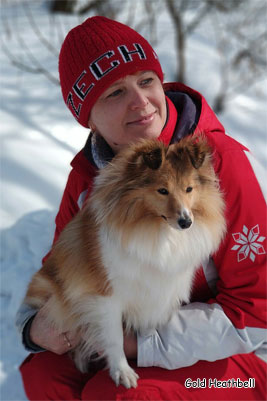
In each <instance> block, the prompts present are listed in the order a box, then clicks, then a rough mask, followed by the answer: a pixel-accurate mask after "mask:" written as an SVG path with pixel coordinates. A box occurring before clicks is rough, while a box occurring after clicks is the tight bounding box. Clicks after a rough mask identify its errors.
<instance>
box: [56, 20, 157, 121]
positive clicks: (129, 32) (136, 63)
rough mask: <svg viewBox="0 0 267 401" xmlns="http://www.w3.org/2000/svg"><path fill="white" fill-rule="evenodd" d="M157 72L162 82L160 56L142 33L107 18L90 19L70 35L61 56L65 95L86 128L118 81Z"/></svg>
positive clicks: (68, 105) (60, 73)
mask: <svg viewBox="0 0 267 401" xmlns="http://www.w3.org/2000/svg"><path fill="white" fill-rule="evenodd" d="M144 70H145V71H154V72H155V73H156V74H157V75H158V77H159V79H160V80H161V82H162V81H163V72H162V69H161V65H160V62H159V60H158V56H157V55H156V53H155V51H154V50H153V48H152V47H151V45H150V44H149V43H148V42H147V40H146V39H144V38H143V37H142V36H141V35H140V34H139V33H137V32H136V31H134V30H133V29H132V28H130V27H128V26H127V25H124V24H122V23H120V22H117V21H114V20H111V19H108V18H106V17H101V16H96V17H92V18H88V19H87V20H86V21H84V22H83V23H82V24H81V25H78V26H76V27H75V28H73V29H72V30H71V31H70V32H69V33H68V34H67V36H66V38H65V40H64V42H63V44H62V47H61V51H60V55H59V77H60V85H61V90H62V95H63V98H64V101H65V103H66V105H67V107H68V108H69V109H70V111H71V113H72V114H73V116H74V117H75V118H76V119H77V121H78V122H79V123H80V124H81V125H83V126H84V127H86V128H87V127H88V119H89V115H90V112H91V109H92V107H93V105H94V104H95V102H96V100H97V99H98V97H99V96H100V95H101V94H102V93H103V92H104V91H105V90H106V89H107V88H108V87H109V86H110V85H111V84H112V83H113V82H115V81H117V80H118V79H120V78H122V77H124V76H126V75H129V74H134V73H135V72H137V71H144Z"/></svg>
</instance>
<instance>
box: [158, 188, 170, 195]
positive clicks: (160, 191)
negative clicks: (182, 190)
mask: <svg viewBox="0 0 267 401" xmlns="http://www.w3.org/2000/svg"><path fill="white" fill-rule="evenodd" d="M158 192H159V193H160V194H161V195H168V194H169V191H168V190H167V189H166V188H160V189H158Z"/></svg>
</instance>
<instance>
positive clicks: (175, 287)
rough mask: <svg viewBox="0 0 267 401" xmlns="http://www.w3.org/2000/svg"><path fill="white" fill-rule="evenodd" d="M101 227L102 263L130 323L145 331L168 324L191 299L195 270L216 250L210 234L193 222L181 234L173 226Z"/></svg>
mask: <svg viewBox="0 0 267 401" xmlns="http://www.w3.org/2000/svg"><path fill="white" fill-rule="evenodd" d="M122 235H123V234H122V233H120V232H115V231H111V230H108V229H107V228H104V227H103V228H102V229H101V230H100V243H101V252H102V255H101V256H102V261H103V263H104V265H105V267H106V270H107V274H108V278H109V280H110V283H111V285H112V289H113V295H112V297H113V298H115V299H116V303H117V302H119V303H120V305H121V310H122V313H123V317H124V320H125V322H126V325H128V326H133V327H134V328H135V329H141V330H146V329H149V328H155V327H157V326H159V325H161V324H164V323H166V321H167V320H168V319H169V317H170V315H171V312H172V310H173V308H175V307H176V308H177V306H178V305H179V304H180V303H181V302H188V301H189V296H190V289H191V283H192V278H193V275H194V272H195V270H196V268H197V267H198V266H199V265H200V264H201V262H203V261H204V260H205V259H206V258H207V257H208V256H209V255H210V253H211V252H212V251H213V248H214V244H213V242H212V238H211V235H210V234H209V232H208V230H206V229H205V228H204V227H198V226H197V225H194V227H192V229H190V230H187V231H183V232H180V231H178V230H175V229H173V228H171V227H169V226H166V227H164V228H163V229H162V230H161V231H160V232H157V233H155V232H149V228H147V229H146V230H143V231H139V232H138V233H136V234H134V233H133V235H131V237H130V241H128V243H127V246H123V245H122Z"/></svg>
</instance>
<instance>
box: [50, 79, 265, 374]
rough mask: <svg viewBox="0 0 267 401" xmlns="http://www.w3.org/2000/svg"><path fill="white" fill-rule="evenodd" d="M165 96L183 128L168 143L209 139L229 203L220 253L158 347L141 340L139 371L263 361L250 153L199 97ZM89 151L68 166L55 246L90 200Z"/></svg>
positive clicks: (257, 217)
mask: <svg viewBox="0 0 267 401" xmlns="http://www.w3.org/2000/svg"><path fill="white" fill-rule="evenodd" d="M165 91H166V95H167V96H168V97H169V98H170V99H171V100H172V103H173V104H175V106H176V108H177V111H178V121H177V124H176V128H175V129H174V130H173V131H172V132H171V135H169V137H165V138H164V142H166V143H169V142H171V141H172V142H175V141H177V140H179V138H181V137H182V136H184V135H185V134H188V132H193V131H194V130H199V131H203V132H204V133H205V134H206V136H207V138H208V141H209V143H210V145H211V146H212V148H213V150H214V168H215V171H216V173H217V175H218V177H219V182H220V187H221V190H222V191H223V194H224V197H225V201H226V221H227V227H228V230H227V235H226V238H225V240H224V241H223V244H222V245H221V247H220V249H219V251H218V252H217V253H216V254H215V255H213V257H212V259H210V260H209V261H207V263H206V264H205V266H202V267H201V268H200V269H199V270H198V272H197V275H196V280H195V285H194V290H193V293H192V303H191V304H189V305H186V306H184V307H182V308H181V310H179V311H178V312H177V315H176V316H174V318H173V319H172V321H171V322H170V324H169V325H168V327H166V328H164V329H161V330H159V331H155V333H153V334H152V335H154V338H155V341H154V344H156V345H153V346H152V345H151V341H148V340H147V339H145V338H143V339H141V338H140V339H139V341H138V344H139V345H138V364H139V366H151V365H154V366H155V365H156V366H162V367H165V368H170V369H173V368H178V367H182V366H187V365H191V364H193V363H195V362H196V361H197V360H199V359H204V360H216V359H222V358H225V357H227V356H230V355H233V354H238V353H247V352H251V351H256V353H257V354H258V355H259V356H262V350H263V348H264V338H265V332H264V329H265V328H266V242H265V241H266V238H265V236H266V234H265V233H266V204H265V200H264V197H263V194H262V190H261V187H260V185H259V182H258V180H257V178H256V175H255V173H254V170H253V166H252V164H253V163H252V162H251V160H252V157H251V155H250V153H249V151H248V149H247V148H245V147H244V146H243V145H241V144H240V143H238V142H237V141H235V140H234V139H232V138H231V137H229V136H227V135H226V134H225V132H224V128H223V126H222V125H221V124H220V122H219V121H218V119H217V118H216V116H215V114H214V113H213V111H212V110H211V108H210V107H209V106H208V104H207V102H206V101H205V99H204V98H203V97H202V96H201V94H199V93H198V92H196V91H194V90H192V89H190V88H188V87H186V86H184V85H182V84H178V83H169V84H165ZM171 107H173V105H171ZM87 148H88V145H87ZM86 152H87V154H88V149H87V151H85V149H84V150H82V151H81V152H79V153H78V154H77V155H76V157H75V158H74V160H73V161H72V163H71V166H72V170H71V172H70V174H69V178H68V182H67V185H66V189H65V191H64V194H63V198H62V201H61V205H60V209H59V212H58V214H57V217H56V232H55V241H56V240H57V238H58V235H59V234H60V232H61V231H62V229H63V228H64V226H65V225H66V224H67V223H68V222H69V221H70V219H71V218H72V217H73V216H74V215H75V214H76V213H77V212H78V211H79V209H80V207H81V206H82V203H83V201H84V200H85V198H87V196H88V195H89V194H90V191H91V188H92V183H93V180H94V176H95V174H96V171H97V168H96V166H95V165H94V164H93V162H92V160H91V159H90V157H89V158H88V156H87V157H86ZM251 163H252V164H251ZM184 321H186V323H185V325H184ZM185 333H186V336H185V335H184V334H185ZM196 333H197V335H196ZM159 338H160V339H162V338H166V342H168V343H169V344H171V345H173V347H174V349H176V350H177V354H175V352H174V353H173V358H172V357H168V358H167V362H166V355H163V354H164V352H165V351H164V349H163V348H162V347H160V346H158V345H157V341H158V340H159ZM207 345H208V348H207V347H206V346H207ZM157 347H158V348H157ZM166 352H167V351H166Z"/></svg>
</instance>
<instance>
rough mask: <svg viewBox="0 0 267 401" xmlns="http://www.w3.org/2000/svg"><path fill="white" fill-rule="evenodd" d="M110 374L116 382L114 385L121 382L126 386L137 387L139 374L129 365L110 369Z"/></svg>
mask: <svg viewBox="0 0 267 401" xmlns="http://www.w3.org/2000/svg"><path fill="white" fill-rule="evenodd" d="M110 376H111V377H112V379H113V380H114V382H115V383H116V386H119V385H120V384H122V385H123V386H124V387H126V388H131V387H134V388H135V387H137V380H138V379H139V376H138V374H137V373H135V371H134V370H133V369H132V368H131V367H130V366H129V365H127V366H124V367H123V368H117V369H112V370H110Z"/></svg>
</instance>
